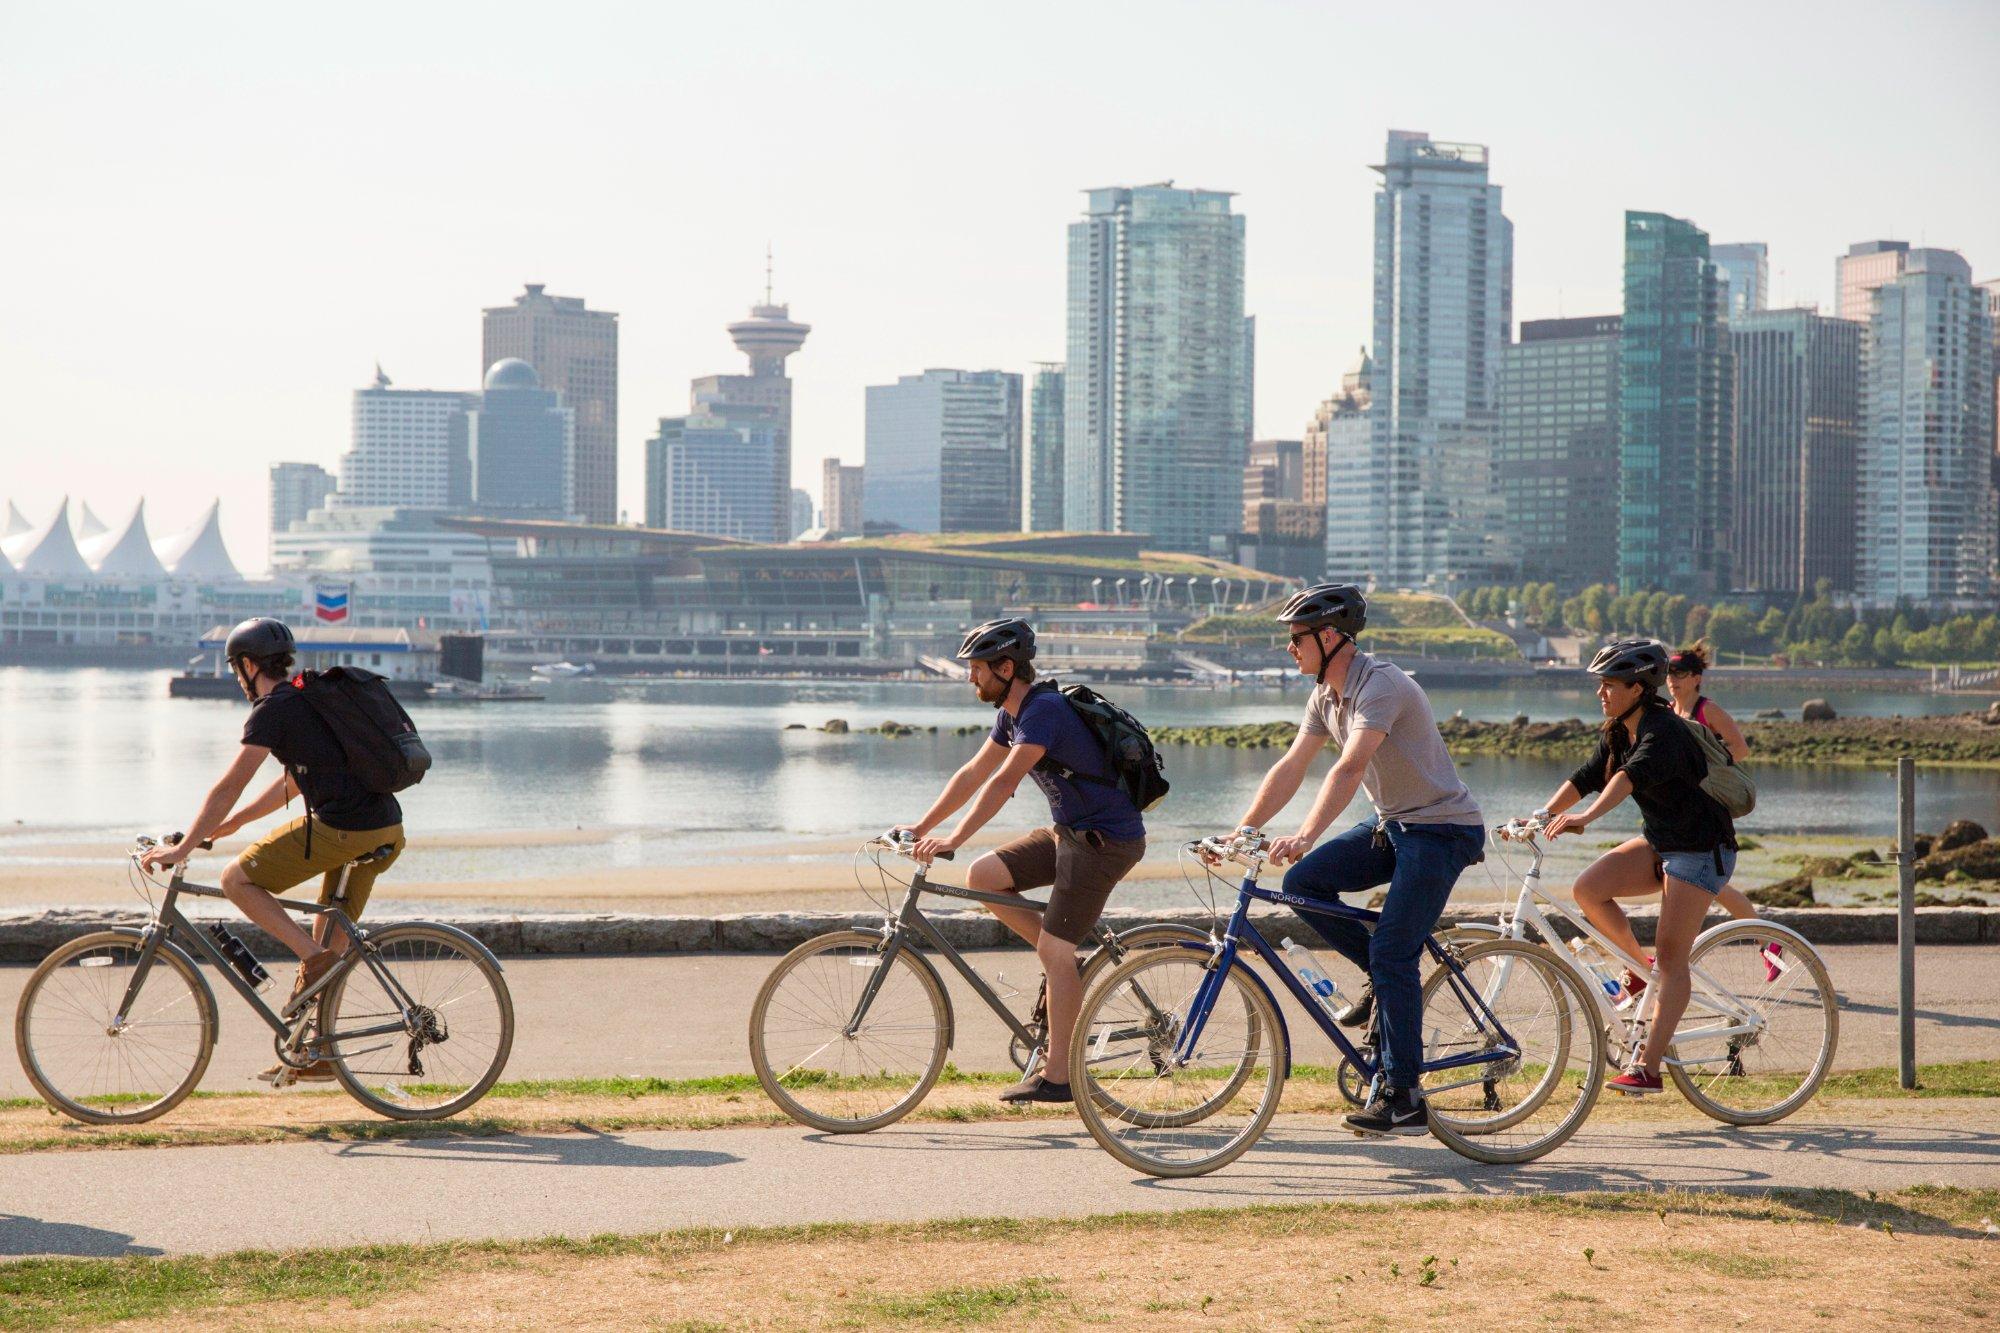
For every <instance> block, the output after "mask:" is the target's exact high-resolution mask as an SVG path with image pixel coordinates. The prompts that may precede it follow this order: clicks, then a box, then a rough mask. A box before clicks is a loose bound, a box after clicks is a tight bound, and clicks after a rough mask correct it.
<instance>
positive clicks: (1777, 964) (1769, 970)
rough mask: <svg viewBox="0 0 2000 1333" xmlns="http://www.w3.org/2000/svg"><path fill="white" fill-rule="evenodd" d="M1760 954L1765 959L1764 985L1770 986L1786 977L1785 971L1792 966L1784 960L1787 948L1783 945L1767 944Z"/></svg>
mask: <svg viewBox="0 0 2000 1333" xmlns="http://www.w3.org/2000/svg"><path fill="white" fill-rule="evenodd" d="M1759 952H1760V953H1761V954H1762V955H1763V959H1764V984H1765V985H1767V986H1768V985H1770V984H1771V983H1772V982H1774V981H1776V980H1777V979H1778V978H1779V977H1782V976H1783V975H1785V969H1786V968H1787V967H1789V966H1791V964H1789V963H1787V962H1786V961H1785V959H1784V953H1785V946H1784V945H1782V944H1776V943H1773V944H1767V945H1765V946H1764V947H1763V949H1762V950H1760V951H1759Z"/></svg>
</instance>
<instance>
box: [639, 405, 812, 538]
mask: <svg viewBox="0 0 2000 1333" xmlns="http://www.w3.org/2000/svg"><path fill="white" fill-rule="evenodd" d="M777 450H778V432H777V428H776V427H775V426H773V425H772V424H771V423H770V422H768V421H767V422H759V423H738V422H732V421H726V420H724V419H723V418H721V417H716V416H708V415H704V414H702V413H698V412H697V413H690V414H689V415H687V416H684V417H662V418H661V419H660V428H659V430H658V431H656V432H655V433H654V435H653V437H652V438H651V439H649V440H647V441H646V526H647V527H650V528H671V529H673V530H674V531H676V532H701V533H707V534H708V535H709V536H712V537H734V538H736V539H738V540H740V541H752V542H781V541H784V540H785V536H786V531H787V529H789V528H790V526H791V518H792V515H791V506H792V500H791V496H790V494H789V493H788V494H787V495H786V496H785V516H784V517H785V526H784V527H779V526H777V518H778V515H777V514H776V513H775V512H773V511H772V509H771V476H772V468H773V466H774V462H773V460H774V459H775V458H776V456H777Z"/></svg>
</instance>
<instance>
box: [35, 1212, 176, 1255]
mask: <svg viewBox="0 0 2000 1333" xmlns="http://www.w3.org/2000/svg"><path fill="white" fill-rule="evenodd" d="M165 1253H166V1251H165V1250H163V1249H161V1248H160V1247H159V1246H157V1245H134V1244H133V1243H132V1237H131V1236H129V1235H127V1234H126V1233H125V1232H123V1231H106V1230H105V1229H104V1228H102V1227H87V1226H84V1225H82V1224H81V1223H78V1222H45V1221H43V1220H42V1219H41V1218H39V1217H26V1216H24V1215H22V1214H20V1213H0V1256H5V1257H7V1258H10V1259H19V1258H28V1257H30V1256H36V1255H74V1256H77V1257H79V1258H89V1259H116V1258H120V1257H122V1256H126V1255H154V1254H165Z"/></svg>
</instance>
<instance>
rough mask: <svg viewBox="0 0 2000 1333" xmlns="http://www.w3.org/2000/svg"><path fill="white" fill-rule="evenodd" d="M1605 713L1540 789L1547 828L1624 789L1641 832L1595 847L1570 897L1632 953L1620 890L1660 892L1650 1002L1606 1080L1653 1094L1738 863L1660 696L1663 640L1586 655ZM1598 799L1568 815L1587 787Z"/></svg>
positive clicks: (1593, 809) (1685, 739) (1687, 738)
mask: <svg viewBox="0 0 2000 1333" xmlns="http://www.w3.org/2000/svg"><path fill="white" fill-rule="evenodd" d="M1590 674H1591V675H1593V676H1596V677H1597V702H1598V706H1599V707H1600V708H1602V709H1603V711H1604V717H1605V723H1604V733H1603V737H1602V739H1600V740H1599V741H1598V744H1597V752H1596V753H1595V754H1594V755H1592V756H1591V757H1590V759H1589V760H1588V761H1587V762H1585V764H1584V765H1583V766H1582V767H1581V768H1579V769H1577V770H1576V772H1575V773H1573V774H1572V775H1571V776H1570V779H1569V781H1567V782H1565V783H1563V785H1562V786H1561V787H1560V788H1559V789H1558V790H1557V791H1556V794H1555V795H1554V796H1551V797H1550V798H1549V804H1548V809H1547V810H1546V811H1538V812H1537V813H1538V814H1542V815H1552V816H1553V818H1550V819H1548V821H1547V829H1548V834H1549V837H1550V838H1552V839H1553V838H1556V837H1559V836H1560V835H1562V834H1564V833H1581V832H1583V830H1584V829H1586V828H1588V827H1589V826H1590V825H1591V824H1593V823H1595V822H1596V821H1597V819H1598V818H1599V817H1601V816H1602V815H1604V814H1605V813H1606V812H1608V811H1610V810H1611V809H1613V808H1614V807H1616V806H1617V805H1618V804H1619V803H1620V802H1621V801H1623V800H1624V799H1625V798H1626V797H1627V796H1628V795H1629V796H1631V797H1632V798H1633V800H1634V802H1636V803H1637V805H1638V807H1639V817H1640V822H1641V826H1642V828H1643V831H1644V835H1645V842H1644V844H1643V845H1641V846H1634V845H1633V844H1630V843H1627V844H1625V845H1623V846H1620V847H1618V848H1616V849H1614V850H1613V851H1611V852H1608V853H1606V854H1605V855H1604V856H1601V857H1599V858H1598V859H1597V861H1596V862H1595V863H1594V864H1592V865H1591V866H1590V868H1589V869H1587V870H1585V871H1584V872H1583V874H1581V875H1579V876H1578V877H1577V881H1576V887H1575V889H1574V893H1575V895H1576V902H1577V906H1579V907H1581V908H1582V909H1583V914H1584V916H1586V917H1587V918H1589V920H1590V923H1591V924H1592V925H1594V926H1596V927H1597V928H1598V929H1599V930H1600V931H1602V932H1603V933H1604V935H1605V936H1606V937H1607V938H1608V939H1610V940H1611V942H1612V943H1614V944H1616V945H1617V946H1618V947H1619V948H1621V949H1623V950H1625V952H1626V953H1628V954H1630V955H1631V956H1632V957H1634V958H1638V957H1643V956H1644V955H1643V952H1642V951H1641V949H1640V947H1639V941H1638V939H1637V938H1636V937H1635V936H1634V935H1633V934H1632V923H1631V922H1630V921H1628V920H1627V919H1626V916H1625V912H1624V910H1623V909H1622V908H1620V907H1619V906H1618V902H1617V900H1618V899H1619V898H1631V897H1637V896H1640V895H1644V894H1650V893H1661V892H1664V897H1663V898H1662V900H1661V903H1660V923H1659V928H1658V930H1657V931H1656V932H1655V936H1654V941H1653V949H1654V954H1655V960H1654V966H1655V968H1656V970H1657V972H1658V974H1659V980H1658V985H1659V988H1660V994H1659V1001H1658V1003H1659V1009H1658V1012H1657V1013H1656V1014H1655V1016H1654V1020H1653V1025H1652V1027H1651V1029H1650V1030H1649V1031H1648V1032H1647V1034H1646V1045H1645V1048H1644V1049H1643V1050H1642V1051H1641V1052H1640V1056H1639V1061H1638V1063H1637V1064H1635V1065H1634V1066H1633V1067H1632V1068H1631V1069H1629V1070H1627V1071H1626V1072H1625V1073H1623V1074H1621V1075H1619V1076H1618V1077H1617V1078H1614V1079H1612V1080H1611V1083H1610V1086H1611V1087H1613V1088H1616V1089H1618V1090H1619V1091H1620V1092H1627V1093H1651V1092H1658V1091H1660V1088H1661V1083H1660V1060H1661V1059H1662V1057H1664V1056H1665V1055H1666V1051H1667V1047H1668V1046H1669V1045H1671V1044H1672V1043H1673V1039H1674V1027H1675V1025H1676V1024H1678V1023H1679V1022H1680V1019H1681V1014H1682V1013H1683V1012H1684V1011H1685V1010H1686V1008H1687V1001H1688V951H1689V949H1690V948H1691V947H1692V946H1693V944H1694V940H1695V936H1697V935H1699V934H1700V933H1701V923H1702V919H1703V918H1704V917H1706V916H1707V915H1708V909H1709V905H1710V904H1711V903H1713V902H1714V901H1715V898H1716V895H1717V894H1718V893H1720V892H1721V891H1722V888H1723V886H1724V885H1726V884H1728V883H1729V877H1730V875H1731V874H1733V873H1734V872H1735V869H1736V829H1735V826H1734V824H1732V823H1731V821H1730V818H1729V812H1728V811H1726V810H1724V809H1723V808H1722V805H1721V804H1720V803H1719V802H1718V801H1716V800H1715V798H1714V797H1712V796H1710V795H1709V794H1708V793H1707V792H1705V791H1703V790H1702V789H1701V780H1702V778H1703V777H1704V776H1706V775H1707V772H1708V764H1707V761H1706V760H1705V759H1704V758H1703V757H1702V753H1701V749H1700V747H1699V746H1698V745H1697V744H1696V742H1695V739H1694V737H1693V736H1692V735H1691V734H1690V733H1689V732H1688V730H1687V725H1686V724H1685V723H1684V722H1682V721H1681V719H1680V718H1678V717H1677V716H1675V714H1674V710H1673V706H1672V705H1671V704H1669V703H1668V702H1667V701H1666V700H1665V699H1664V698H1662V697H1661V696H1660V687H1661V686H1662V685H1664V684H1665V683H1666V679H1667V649H1666V646H1665V645H1664V644H1662V643H1659V642H1657V641H1656V640H1653V639H1625V640H1622V641H1620V642H1618V643H1614V644H1611V645H1609V646H1608V647H1606V648H1603V649H1601V650H1600V651H1599V652H1598V654H1597V656H1596V657H1595V658H1593V659H1592V660H1591V663H1590ZM1593 794H1595V795H1596V797H1597V799H1596V800H1595V801H1593V802H1591V804H1590V807H1589V808H1588V809H1586V810H1584V811H1583V812H1582V813H1580V814H1574V815H1572V814H1568V813H1566V812H1567V811H1568V810H1570V809H1571V808H1572V807H1573V806H1575V805H1576V803H1577V802H1578V801H1581V800H1582V799H1583V798H1584V797H1585V796H1589V795H1593Z"/></svg>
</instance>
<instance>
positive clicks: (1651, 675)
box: [1589, 639, 1668, 690]
mask: <svg viewBox="0 0 2000 1333" xmlns="http://www.w3.org/2000/svg"><path fill="white" fill-rule="evenodd" d="M1667 657H1668V653H1667V645H1665V644H1664V643H1661V642H1660V641H1659V640H1658V639H1620V640H1618V642H1616V643H1607V644H1605V645H1604V646H1603V647H1602V648H1599V649H1598V650H1597V656H1595V657H1593V658H1591V659H1590V668H1589V670H1590V674H1591V675H1593V676H1600V677H1602V678H1604V679H1605V680H1628V681H1636V682H1637V683H1639V684H1641V685H1644V686H1645V687H1646V688H1647V689H1649V690H1657V689H1659V688H1660V687H1661V686H1662V685H1665V684H1666V683H1667Z"/></svg>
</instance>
